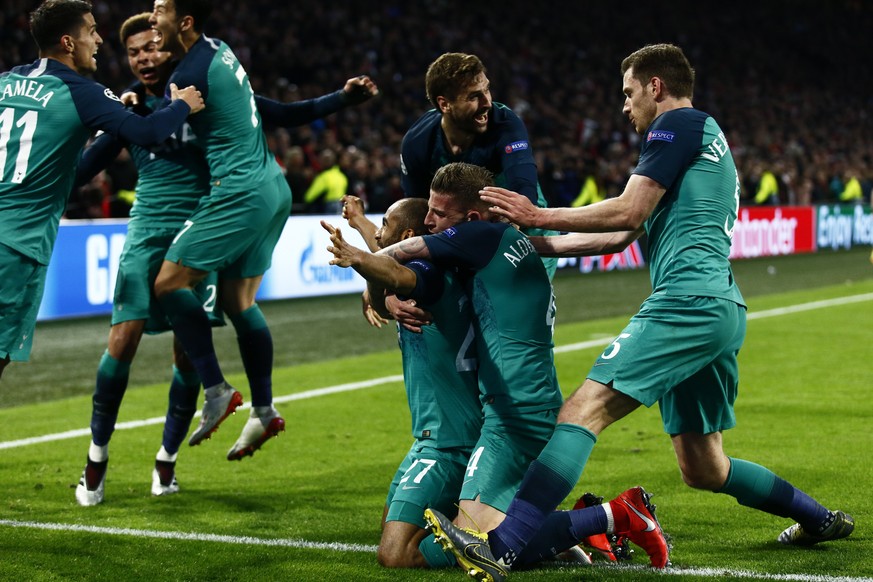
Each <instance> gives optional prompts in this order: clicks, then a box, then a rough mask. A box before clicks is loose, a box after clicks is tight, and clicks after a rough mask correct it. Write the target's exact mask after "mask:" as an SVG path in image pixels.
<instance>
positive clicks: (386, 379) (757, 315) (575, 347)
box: [0, 293, 873, 450]
mask: <svg viewBox="0 0 873 582" xmlns="http://www.w3.org/2000/svg"><path fill="white" fill-rule="evenodd" d="M871 300H873V293H865V294H862V295H851V296H848V297H840V298H836V299H826V300H823V301H811V302H809V303H800V304H798V305H789V306H788V307H779V308H776V309H768V310H765V311H756V312H754V313H750V314H749V315H748V319H750V320H753V319H764V318H767V317H777V316H780V315H788V314H792V313H799V312H803V311H811V310H814V309H824V308H826V307H834V306H837V305H848V304H852V303H860V302H863V301H871ZM611 341H612V336H610V337H608V338H601V339H593V340H588V341H584V342H579V343H573V344H566V345H563V346H558V347H556V348H555V353H556V354H563V353H567V352H575V351H579V350H586V349H589V348H595V347H599V346H605V345H608V344H609V342H611ZM401 381H403V376H402V375H394V376H383V377H382V378H373V379H371V380H364V381H361V382H351V383H348V384H339V385H336V386H327V387H325V388H316V389H314V390H307V391H306V392H299V393H297V394H289V395H286V396H277V397H276V398H274V399H273V402H278V403H282V402H292V401H295V400H306V399H308V398H317V397H319V396H325V395H328V394H338V393H340V392H351V391H353V390H361V389H364V388H372V387H373V386H380V385H382V384H389V383H391V382H401ZM250 407H251V405H250V404H244V405H242V406H241V407H239V408H238V409H237V410H241V411H242V410H247V409H249V408H250ZM200 415H201V411H199V410H198V411H197V413H196V414H195V417H197V416H200ZM163 422H164V417H163V416H155V417H152V418H146V419H144V420H131V421H127V422H120V423H118V424H116V425H115V430H129V429H133V428H140V427H144V426H150V425H153V424H161V423H163ZM90 434H91V429H90V428H79V429H74V430H68V431H65V432H58V433H53V434H46V435H41V436H36V437H29V438H24V439H18V440H14V441H4V442H0V450H3V449H14V448H18V447H24V446H28V445H35V444H40V443H47V442H52V441H60V440H66V439H72V438H78V437H83V436H90Z"/></svg>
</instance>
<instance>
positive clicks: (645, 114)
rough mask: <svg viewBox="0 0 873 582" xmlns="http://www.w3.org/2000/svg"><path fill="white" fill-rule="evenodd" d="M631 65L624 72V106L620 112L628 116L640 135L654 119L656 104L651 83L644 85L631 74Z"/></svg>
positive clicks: (656, 112)
mask: <svg viewBox="0 0 873 582" xmlns="http://www.w3.org/2000/svg"><path fill="white" fill-rule="evenodd" d="M633 72H634V70H633V67H631V68H630V69H628V70H627V72H626V73H625V74H624V84H623V86H622V91H623V92H624V107H623V108H622V112H623V113H624V114H625V115H627V116H628V119H630V122H631V124H632V125H633V126H634V129H635V130H636V132H637V133H638V134H640V135H642V134H643V133H645V131H646V129H648V127H649V126H650V125H651V124H652V122H653V121H655V117H656V116H657V114H658V104H657V103H656V102H655V96H654V93H653V92H652V83H651V82H649V83H647V84H646V85H645V86H643V84H642V83H640V82H639V80H637V79H635V78H634V76H633Z"/></svg>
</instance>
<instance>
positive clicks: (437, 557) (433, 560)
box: [418, 534, 458, 568]
mask: <svg viewBox="0 0 873 582" xmlns="http://www.w3.org/2000/svg"><path fill="white" fill-rule="evenodd" d="M418 551H420V552H421V555H422V556H424V560H425V562H427V565H428V566H430V567H431V568H451V567H453V566H456V565H457V564H458V561H457V560H456V559H455V555H454V554H452V553H451V552H445V551H443V547H442V546H441V545H439V544H438V543H436V542H435V541H434V536H433V534H430V535H429V536H427V537H425V538H424V539H423V540H421V543H419V544H418Z"/></svg>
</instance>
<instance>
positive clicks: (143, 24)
mask: <svg viewBox="0 0 873 582" xmlns="http://www.w3.org/2000/svg"><path fill="white" fill-rule="evenodd" d="M151 15H152V13H151V12H140V13H139V14H137V15H135V16H131V17H130V18H128V19H127V20H125V21H124V23H123V24H122V25H121V28H120V29H119V30H118V38H120V39H121V44H122V45H126V44H127V39H129V38H130V37H132V36H133V35H135V34H139V33H141V32H146V31H148V30H151V29H152V25H151V24H150V23H149V18H151Z"/></svg>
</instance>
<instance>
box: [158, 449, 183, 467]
mask: <svg viewBox="0 0 873 582" xmlns="http://www.w3.org/2000/svg"><path fill="white" fill-rule="evenodd" d="M178 456H179V452H178V451H176V452H175V453H174V454H172V455H171V454H170V453H168V452H167V449H165V448H164V446H163V445H161V450H159V451H158V455H157V456H156V457H155V460H157V461H165V462H167V463H175V462H176V457H178Z"/></svg>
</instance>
